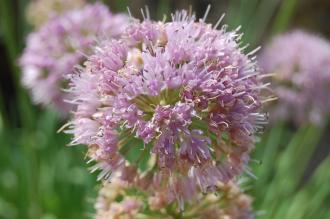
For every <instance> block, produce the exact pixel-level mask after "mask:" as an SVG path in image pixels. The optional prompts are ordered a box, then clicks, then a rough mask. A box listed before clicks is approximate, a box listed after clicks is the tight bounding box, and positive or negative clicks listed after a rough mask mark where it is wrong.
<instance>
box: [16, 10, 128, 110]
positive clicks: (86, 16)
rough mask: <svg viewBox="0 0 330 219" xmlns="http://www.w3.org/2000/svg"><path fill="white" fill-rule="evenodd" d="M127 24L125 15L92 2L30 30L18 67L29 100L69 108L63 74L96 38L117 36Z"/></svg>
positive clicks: (80, 60)
mask: <svg viewBox="0 0 330 219" xmlns="http://www.w3.org/2000/svg"><path fill="white" fill-rule="evenodd" d="M127 23H128V18H127V17H126V16H125V15H113V14H112V13H111V12H110V11H109V10H108V8H107V7H106V6H104V5H102V4H101V3H96V4H93V5H86V6H85V7H83V8H81V9H75V10H71V11H67V12H66V13H64V14H62V15H59V16H57V17H54V18H52V19H50V20H49V21H48V22H47V23H45V24H44V25H43V26H42V27H41V28H40V29H39V30H38V31H36V32H34V33H31V34H30V35H29V36H28V39H27V47H26V48H25V50H24V52H23V55H22V57H21V58H20V66H21V67H22V71H23V79H22V81H23V84H24V85H25V86H26V87H27V88H28V89H30V91H31V94H32V97H33V100H34V101H35V102H36V103H41V104H43V105H48V104H53V105H54V106H55V107H56V108H57V109H58V111H60V112H62V113H67V112H68V111H69V109H70V107H69V104H67V103H65V102H64V100H65V99H67V98H68V95H66V94H65V92H63V89H66V88H67V84H68V80H67V78H65V76H66V75H69V74H72V73H73V71H74V68H75V66H76V65H81V64H82V63H83V62H84V61H85V60H86V55H89V54H90V53H91V52H92V49H91V47H92V46H93V45H95V44H96V39H97V38H102V37H105V36H106V37H107V39H109V38H110V39H111V38H118V37H119V36H120V34H121V33H122V32H123V30H124V29H125V26H126V25H127ZM87 95H88V94H87Z"/></svg>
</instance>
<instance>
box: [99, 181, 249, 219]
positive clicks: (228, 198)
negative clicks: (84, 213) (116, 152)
mask: <svg viewBox="0 0 330 219" xmlns="http://www.w3.org/2000/svg"><path fill="white" fill-rule="evenodd" d="M162 198H163V197H162V196H157V197H152V198H150V197H148V194H146V193H144V192H143V191H140V190H139V189H137V188H134V187H131V186H130V185H128V184H127V183H126V182H124V181H121V180H120V179H118V178H115V179H113V181H112V182H111V183H105V184H104V185H103V187H102V188H101V189H100V191H99V195H98V198H97V200H96V203H95V209H96V213H95V216H94V219H109V218H117V219H121V218H122V219H124V218H125V219H133V218H134V219H152V218H159V219H174V218H192V219H253V218H254V215H253V211H252V207H251V203H252V200H251V198H250V197H249V196H247V195H246V194H244V193H243V192H242V191H241V190H240V188H239V187H238V186H237V185H235V184H234V183H232V182H230V183H228V184H226V185H221V186H220V191H219V192H218V195H215V194H208V195H205V196H202V195H200V196H199V197H198V199H196V200H194V201H192V202H191V203H190V204H189V205H188V206H187V208H186V209H185V211H184V212H178V211H177V210H176V209H175V206H174V205H173V204H170V205H168V204H166V202H162Z"/></svg>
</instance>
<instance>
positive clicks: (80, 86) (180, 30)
mask: <svg viewBox="0 0 330 219" xmlns="http://www.w3.org/2000/svg"><path fill="white" fill-rule="evenodd" d="M250 55H251V54H250ZM250 55H245V54H244V53H243V50H242V49H240V48H239V35H238V34H237V33H236V31H234V32H226V31H225V28H222V29H221V30H216V28H212V26H211V25H209V24H206V23H205V22H204V21H203V20H199V21H197V22H196V21H195V19H194V17H190V16H188V15H187V13H186V12H185V11H183V12H181V13H177V14H176V15H175V16H174V18H173V21H172V22H168V23H161V22H159V23H154V22H151V21H149V20H145V21H144V22H142V23H140V22H134V23H133V24H132V25H130V26H129V27H128V28H127V30H126V33H125V34H124V35H123V37H122V39H121V40H112V41H108V42H103V43H101V45H99V47H97V48H96V50H95V54H94V55H92V56H90V57H89V58H88V61H87V62H86V63H85V69H84V70H82V72H81V74H80V75H79V76H77V77H74V78H73V79H72V83H71V86H72V93H73V94H74V96H75V102H76V103H77V105H78V107H77V110H76V112H75V117H74V119H73V121H72V125H73V129H72V130H71V131H69V132H72V133H73V134H74V140H73V142H72V143H73V144H87V145H88V146H89V152H88V156H89V157H90V158H91V160H94V161H96V162H97V165H96V169H97V168H99V169H101V170H102V173H101V177H103V176H105V177H108V176H109V175H110V174H111V172H116V171H117V172H118V171H119V172H122V173H123V174H122V175H123V176H130V177H129V181H130V182H135V183H137V184H143V185H147V186H145V187H146V188H148V189H150V188H154V190H164V191H166V192H167V193H168V194H169V195H168V196H167V197H170V198H169V199H168V202H171V201H174V200H177V201H178V202H179V203H180V208H182V207H183V203H184V201H185V200H187V199H190V198H191V197H193V196H194V194H195V193H196V192H197V191H199V190H201V191H202V192H208V191H214V190H215V189H216V185H217V184H218V182H228V181H229V180H230V179H232V178H233V177H234V176H236V175H238V174H240V173H241V172H242V171H243V170H244V166H245V164H246V163H247V162H248V159H249V152H250V150H251V149H252V147H253V145H254V142H255V137H254V134H255V132H256V131H257V130H258V128H259V127H260V125H261V124H262V123H263V122H264V115H262V114H259V110H260V107H261V104H262V98H261V96H260V90H261V89H262V88H263V87H264V85H263V84H262V83H261V81H260V80H259V77H258V74H259V72H258V69H257V67H256V65H255V63H254V58H253V57H251V58H250V57H249V56H250ZM132 151H133V153H132ZM150 153H151V156H150ZM127 160H128V161H129V162H125V161H127ZM153 161H155V162H153ZM141 163H144V164H146V167H141V166H143V165H141ZM132 166H133V167H138V169H135V170H134V168H132ZM127 172H129V174H127ZM141 173H144V174H146V176H145V178H143V177H142V178H141ZM124 178H127V177H124ZM141 180H142V181H143V183H141ZM149 184H150V185H149Z"/></svg>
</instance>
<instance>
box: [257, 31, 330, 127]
mask: <svg viewBox="0 0 330 219" xmlns="http://www.w3.org/2000/svg"><path fill="white" fill-rule="evenodd" d="M260 65H261V67H262V68H263V71H264V72H265V73H267V74H268V73H272V74H274V78H273V83H272V84H273V85H274V86H273V88H274V91H275V93H276V95H277V96H278V99H279V102H278V103H277V104H274V109H273V110H274V112H273V113H272V118H273V119H274V120H278V119H291V118H293V120H294V122H296V123H297V124H303V123H314V124H321V123H322V122H324V121H325V120H326V117H327V116H328V115H329V113H330V98H329V93H330V70H329V69H330V43H329V42H327V41H326V40H324V39H322V38H320V37H318V36H314V35H312V34H309V33H306V32H303V31H294V32H291V33H287V34H284V35H281V36H278V37H276V38H275V39H274V40H273V41H272V42H271V43H270V45H269V46H268V47H266V49H265V50H264V52H263V54H262V55H261V58H260Z"/></svg>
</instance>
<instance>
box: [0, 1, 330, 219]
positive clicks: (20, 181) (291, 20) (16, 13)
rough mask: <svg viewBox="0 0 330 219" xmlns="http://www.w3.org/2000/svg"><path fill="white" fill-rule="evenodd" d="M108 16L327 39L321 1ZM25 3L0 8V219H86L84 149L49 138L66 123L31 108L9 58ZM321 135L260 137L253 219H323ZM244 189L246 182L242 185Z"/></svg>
mask: <svg viewBox="0 0 330 219" xmlns="http://www.w3.org/2000/svg"><path fill="white" fill-rule="evenodd" d="M104 2H105V3H106V4H108V5H109V6H110V8H111V10H112V11H114V12H119V11H122V12H126V10H127V9H126V8H127V6H128V7H130V10H131V12H132V15H133V16H136V17H141V13H140V8H144V6H145V5H148V7H149V9H150V12H151V17H152V18H154V19H162V18H163V15H164V14H166V15H167V17H168V18H169V15H170V13H171V12H173V11H174V10H175V9H182V8H184V9H188V8H189V7H190V6H191V7H192V9H193V10H194V11H196V14H197V16H198V17H202V16H203V14H204V12H205V10H206V7H207V5H208V4H211V5H212V9H211V12H210V14H209V16H208V19H207V21H208V22H213V23H215V22H216V21H217V20H218V18H219V17H220V16H221V15H222V14H223V13H226V17H225V23H227V24H228V25H229V29H233V28H236V27H237V26H239V25H242V32H244V33H245V35H244V42H245V43H249V44H250V45H251V47H250V49H251V50H252V49H253V48H254V47H255V46H257V45H262V44H263V43H265V42H267V41H268V40H269V39H270V38H271V37H272V36H273V35H274V34H277V33H281V32H283V31H286V30H289V29H294V28H303V29H307V30H310V31H314V32H317V33H319V34H322V35H324V36H325V37H329V36H330V25H329V21H330V1H329V0H313V1H311V0H282V1H281V0H209V1H207V0H199V1H197V0H194V1H188V0H186V1H181V0H180V1H179V0H176V1H174V0H149V1H147V0H113V1H110V0H108V1H104ZM28 3H29V1H28V0H0V66H1V74H0V92H1V93H0V218H4V219H7V218H8V219H11V218H22V219H24V218H28V219H36V218H37V219H38V218H42V219H53V218H54V219H55V218H60V219H63V218H64V219H66V218H68V219H71V218H72V219H74V218H79V219H82V218H91V217H92V214H93V202H94V199H95V197H96V193H97V183H96V177H95V175H93V174H90V173H89V172H88V165H87V164H85V160H84V151H85V150H84V147H67V146H65V145H66V144H67V143H68V142H69V141H70V136H67V135H65V134H63V133H57V130H58V129H59V128H60V127H61V126H62V125H63V124H64V123H65V121H61V119H59V118H58V116H57V115H56V113H55V112H53V111H52V110H51V109H44V108H40V107H39V106H35V105H33V104H32V103H31V100H30V98H29V96H28V95H27V93H26V91H25V90H24V88H22V87H21V84H20V77H21V72H20V70H19V68H18V67H17V65H16V64H17V58H18V57H19V55H20V53H21V51H22V49H23V48H24V38H25V37H26V35H27V34H28V33H29V31H31V27H30V26H29V25H28V24H27V23H26V19H25V8H26V6H27V4H28ZM327 133H328V134H329V127H312V126H306V127H302V128H300V129H297V128H295V127H292V126H291V125H290V124H283V123H278V124H274V125H273V126H272V127H268V129H267V130H266V131H265V134H264V135H263V137H262V139H261V142H260V143H259V144H258V145H257V147H256V148H257V149H256V151H255V153H254V155H253V159H254V160H255V162H251V167H252V169H253V170H252V172H253V173H254V175H256V177H257V179H253V178H251V177H243V178H242V179H241V181H244V183H243V188H245V189H246V191H247V192H248V193H250V194H251V195H253V196H254V199H255V201H254V203H255V210H256V212H257V218H270V219H273V218H278V219H298V218H306V219H327V218H330V189H329V186H330V171H329V169H330V159H329V158H328V154H329V148H330V147H329V137H327ZM246 179H247V180H246Z"/></svg>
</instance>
